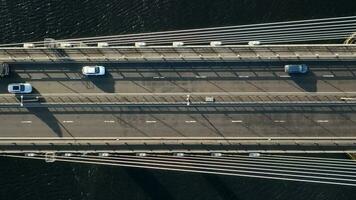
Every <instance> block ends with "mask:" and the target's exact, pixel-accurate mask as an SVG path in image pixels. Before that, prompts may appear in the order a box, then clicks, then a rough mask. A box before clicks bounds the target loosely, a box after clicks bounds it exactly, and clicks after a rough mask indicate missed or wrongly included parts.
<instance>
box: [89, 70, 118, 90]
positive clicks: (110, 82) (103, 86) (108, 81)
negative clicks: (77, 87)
mask: <svg viewBox="0 0 356 200" xmlns="http://www.w3.org/2000/svg"><path fill="white" fill-rule="evenodd" d="M87 79H88V80H89V81H91V82H92V83H93V84H94V85H95V86H96V87H97V88H99V89H100V90H102V91H103V92H106V93H114V92H115V80H114V78H113V76H112V75H111V74H110V73H108V72H107V73H105V75H103V76H88V77H87Z"/></svg>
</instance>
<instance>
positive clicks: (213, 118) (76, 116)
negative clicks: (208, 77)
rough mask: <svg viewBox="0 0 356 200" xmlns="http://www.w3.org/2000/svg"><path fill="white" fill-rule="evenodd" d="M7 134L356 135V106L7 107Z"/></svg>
mask: <svg viewBox="0 0 356 200" xmlns="http://www.w3.org/2000/svg"><path fill="white" fill-rule="evenodd" d="M0 127H1V132H0V136H1V137H41V136H42V137H356V132H355V130H356V106H320V107H305V106H302V107H268V106H264V107H239V106H236V107H231V106H230V107H222V108H214V107H202V108H195V107H158V108H155V107H145V108H143V107H124V108H123V107H110V106H108V107H95V106H94V107H72V108H71V107H65V108H64V107H63V108H1V109H0Z"/></svg>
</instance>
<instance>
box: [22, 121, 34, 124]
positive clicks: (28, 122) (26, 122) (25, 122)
mask: <svg viewBox="0 0 356 200" xmlns="http://www.w3.org/2000/svg"><path fill="white" fill-rule="evenodd" d="M21 123H22V124H31V123H32V121H21Z"/></svg>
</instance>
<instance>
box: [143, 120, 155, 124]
mask: <svg viewBox="0 0 356 200" xmlns="http://www.w3.org/2000/svg"><path fill="white" fill-rule="evenodd" d="M156 122H157V121H149V120H148V121H146V123H151V124H152V123H156Z"/></svg>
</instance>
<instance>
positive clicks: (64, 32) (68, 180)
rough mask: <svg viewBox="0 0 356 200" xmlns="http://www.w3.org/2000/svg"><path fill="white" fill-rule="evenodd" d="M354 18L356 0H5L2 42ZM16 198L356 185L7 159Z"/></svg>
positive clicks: (6, 176) (7, 185)
mask: <svg viewBox="0 0 356 200" xmlns="http://www.w3.org/2000/svg"><path fill="white" fill-rule="evenodd" d="M349 15H356V1H355V0H215V1H214V0H120V1H119V0H117V1H114V0H58V1H55V0H0V43H10V42H20V41H37V40H42V39H43V38H45V37H52V38H73V37H85V36H99V35H111V34H120V33H137V32H149V31H160V30H175V29H186V28H198V27H213V26H224V25H237V24H249V23H261V22H272V21H284V20H298V19H309V18H321V17H334V16H349ZM0 131H1V127H0ZM25 131H26V130H24V133H25ZM98 134H100V133H98ZM15 199H24V200H42V199H43V200H52V199H58V200H61V199H72V200H74V199H84V200H86V199H90V200H91V199H99V200H101V199H103V200H111V199H117V200H121V199H139V200H141V199H167V200H170V199H201V200H205V199H206V200H209V199H211V200H220V199H237V200H245V199H246V200H253V199H256V200H257V199H258V200H265V199H281V200H282V199H291V200H292V199H330V200H337V199H353V200H354V199H356V188H352V187H342V186H330V185H317V184H309V183H296V182H282V181H273V180H262V179H252V178H239V177H227V176H212V175H201V174H190V173H176V172H164V171H154V170H142V169H128V168H118V167H105V166H95V165H81V164H69V163H58V162H56V163H51V164H47V163H44V162H42V161H31V160H16V159H6V158H0V200H15Z"/></svg>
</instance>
